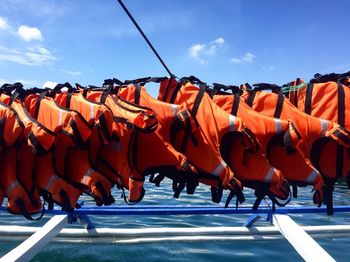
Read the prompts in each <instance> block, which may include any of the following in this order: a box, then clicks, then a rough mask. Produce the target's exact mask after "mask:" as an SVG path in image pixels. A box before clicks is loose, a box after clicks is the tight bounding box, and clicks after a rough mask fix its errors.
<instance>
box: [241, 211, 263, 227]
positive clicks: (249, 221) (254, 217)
mask: <svg viewBox="0 0 350 262" xmlns="http://www.w3.org/2000/svg"><path fill="white" fill-rule="evenodd" d="M260 218H261V215H260V214H253V215H251V216H250V217H249V218H248V219H247V220H246V221H245V222H244V223H243V226H244V227H252V225H253V224H254V223H255V222H256V221H258V220H260Z"/></svg>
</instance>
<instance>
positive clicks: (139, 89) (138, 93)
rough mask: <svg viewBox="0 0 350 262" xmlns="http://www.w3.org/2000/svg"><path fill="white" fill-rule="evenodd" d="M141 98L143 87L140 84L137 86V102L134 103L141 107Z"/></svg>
mask: <svg viewBox="0 0 350 262" xmlns="http://www.w3.org/2000/svg"><path fill="white" fill-rule="evenodd" d="M140 96H141V86H140V84H135V100H134V103H135V104H137V105H139V104H140Z"/></svg>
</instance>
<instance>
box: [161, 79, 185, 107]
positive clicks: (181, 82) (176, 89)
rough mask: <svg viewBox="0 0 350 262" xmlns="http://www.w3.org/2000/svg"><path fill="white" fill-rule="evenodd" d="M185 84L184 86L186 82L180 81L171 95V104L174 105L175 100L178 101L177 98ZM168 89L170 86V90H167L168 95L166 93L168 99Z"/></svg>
mask: <svg viewBox="0 0 350 262" xmlns="http://www.w3.org/2000/svg"><path fill="white" fill-rule="evenodd" d="M183 84H184V82H183V81H180V82H179V83H178V84H177V85H176V87H175V89H174V92H173V93H172V94H171V98H170V101H169V103H172V104H174V102H175V99H176V96H177V93H178V92H179V91H180V89H181V87H182V85H183ZM168 89H169V86H168V88H167V90H166V93H165V96H164V98H166V97H167V95H168V94H167V93H168Z"/></svg>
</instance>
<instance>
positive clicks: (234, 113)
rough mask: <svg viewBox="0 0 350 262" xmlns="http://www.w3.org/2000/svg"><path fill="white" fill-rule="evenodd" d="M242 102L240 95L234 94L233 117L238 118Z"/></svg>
mask: <svg viewBox="0 0 350 262" xmlns="http://www.w3.org/2000/svg"><path fill="white" fill-rule="evenodd" d="M240 102H241V99H240V96H239V94H234V95H233V104H232V109H231V115H234V116H237V112H238V108H239V103H240Z"/></svg>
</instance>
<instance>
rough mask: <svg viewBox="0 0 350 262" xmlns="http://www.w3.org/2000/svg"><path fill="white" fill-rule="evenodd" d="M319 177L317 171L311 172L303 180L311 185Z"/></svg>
mask: <svg viewBox="0 0 350 262" xmlns="http://www.w3.org/2000/svg"><path fill="white" fill-rule="evenodd" d="M319 175H320V173H319V172H318V171H317V170H315V169H314V170H312V171H311V173H310V174H309V176H308V177H307V178H306V179H305V182H308V183H313V182H314V181H315V179H316V178H317V177H318V176H319Z"/></svg>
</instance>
